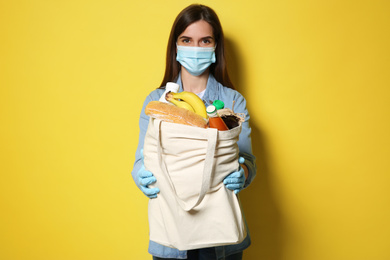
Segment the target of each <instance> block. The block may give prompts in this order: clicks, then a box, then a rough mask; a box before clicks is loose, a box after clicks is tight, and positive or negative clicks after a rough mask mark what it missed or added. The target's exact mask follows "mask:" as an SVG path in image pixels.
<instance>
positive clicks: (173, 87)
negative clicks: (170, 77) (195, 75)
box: [159, 82, 180, 104]
mask: <svg viewBox="0 0 390 260" xmlns="http://www.w3.org/2000/svg"><path fill="white" fill-rule="evenodd" d="M179 88H180V86H179V84H177V83H175V82H168V83H167V85H165V91H164V93H163V94H162V95H161V97H160V99H159V101H161V102H165V103H169V104H171V103H170V102H168V101H167V100H166V99H165V95H166V94H167V93H168V92H169V91H170V92H174V93H177V92H178V91H179Z"/></svg>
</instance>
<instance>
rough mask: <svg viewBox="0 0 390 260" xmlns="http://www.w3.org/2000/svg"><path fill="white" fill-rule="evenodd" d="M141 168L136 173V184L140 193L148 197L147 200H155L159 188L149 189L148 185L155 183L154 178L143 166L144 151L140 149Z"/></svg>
mask: <svg viewBox="0 0 390 260" xmlns="http://www.w3.org/2000/svg"><path fill="white" fill-rule="evenodd" d="M141 159H142V166H141V168H140V169H139V171H138V172H137V180H138V184H139V186H140V187H141V191H142V192H143V193H144V194H145V195H146V196H148V197H149V199H153V198H157V193H159V192H160V189H159V188H149V187H148V185H150V184H153V183H155V182H156V181H157V180H156V177H154V176H153V173H151V172H150V171H147V170H146V169H145V165H144V150H143V149H141Z"/></svg>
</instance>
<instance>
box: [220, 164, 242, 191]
mask: <svg viewBox="0 0 390 260" xmlns="http://www.w3.org/2000/svg"><path fill="white" fill-rule="evenodd" d="M238 162H239V163H240V164H241V163H244V162H245V158H244V157H240V158H239V159H238ZM223 184H225V186H226V188H228V189H229V190H234V193H235V194H237V193H239V192H240V191H241V190H242V189H243V188H244V185H245V171H244V169H243V168H242V167H241V165H240V168H239V169H238V171H236V172H232V173H231V174H229V175H228V176H226V177H225V179H224V180H223Z"/></svg>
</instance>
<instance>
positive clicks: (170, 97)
mask: <svg viewBox="0 0 390 260" xmlns="http://www.w3.org/2000/svg"><path fill="white" fill-rule="evenodd" d="M165 99H166V100H167V101H169V102H171V103H172V104H174V105H176V106H178V107H182V108H185V109H187V110H190V111H192V112H195V113H196V114H198V115H200V116H202V117H203V118H206V119H207V112H206V106H205V104H204V103H203V101H202V99H201V98H200V97H198V96H197V95H196V94H195V93H192V92H189V91H182V92H179V93H174V92H168V93H167V94H166V96H165Z"/></svg>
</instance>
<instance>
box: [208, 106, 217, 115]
mask: <svg viewBox="0 0 390 260" xmlns="http://www.w3.org/2000/svg"><path fill="white" fill-rule="evenodd" d="M206 112H207V114H209V115H212V114H214V113H217V109H216V107H215V106H214V105H209V106H208V107H207V108H206Z"/></svg>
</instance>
